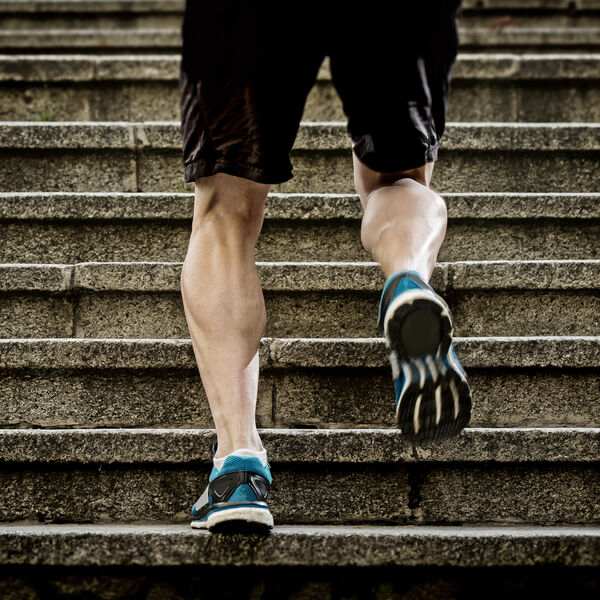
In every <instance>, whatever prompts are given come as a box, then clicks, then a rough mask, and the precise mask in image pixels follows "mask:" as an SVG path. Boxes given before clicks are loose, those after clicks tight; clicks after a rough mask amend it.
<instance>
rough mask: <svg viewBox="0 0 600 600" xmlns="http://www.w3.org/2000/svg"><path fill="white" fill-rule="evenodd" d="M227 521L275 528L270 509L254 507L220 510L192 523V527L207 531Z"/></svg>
mask: <svg viewBox="0 0 600 600" xmlns="http://www.w3.org/2000/svg"><path fill="white" fill-rule="evenodd" d="M225 521H246V522H247V523H258V524H260V525H266V526H268V527H273V515H272V514H271V512H270V511H269V509H268V508H258V507H252V506H240V507H239V508H228V509H225V510H218V511H215V512H213V513H210V514H209V515H208V518H207V519H206V520H204V521H192V522H191V526H192V528H194V529H207V528H210V527H213V526H214V525H218V524H219V523H223V522H225Z"/></svg>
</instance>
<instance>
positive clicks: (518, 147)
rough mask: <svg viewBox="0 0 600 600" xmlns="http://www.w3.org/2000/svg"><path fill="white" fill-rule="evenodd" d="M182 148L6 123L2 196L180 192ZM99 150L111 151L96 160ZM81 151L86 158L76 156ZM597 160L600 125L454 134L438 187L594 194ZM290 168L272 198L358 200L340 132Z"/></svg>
mask: <svg viewBox="0 0 600 600" xmlns="http://www.w3.org/2000/svg"><path fill="white" fill-rule="evenodd" d="M88 130H89V137H87V135H86V132H87V131H88ZM132 136H133V137H132ZM105 138H106V140H107V146H103V140H104V139H105ZM180 143H181V140H180V131H179V125H178V124H177V123H172V122H168V123H152V124H149V123H123V124H119V123H109V124H106V123H96V124H94V123H87V124H86V123H81V124H60V123H51V124H48V123H45V124H40V123H14V124H11V123H8V124H4V125H2V127H1V128H0V148H5V150H4V151H3V152H2V153H0V154H2V158H3V159H4V160H5V164H6V168H5V169H4V170H3V172H2V177H1V178H0V185H2V186H4V189H5V190H6V191H25V190H28V191H33V190H40V191H44V190H45V191H54V190H56V191H58V190H61V191H89V189H90V183H89V182H90V178H92V181H93V183H92V186H93V187H92V191H103V190H106V191H176V190H175V189H174V188H176V187H177V186H178V185H179V186H180V185H181V175H182V170H183V165H182V161H181V149H180ZM98 146H100V147H104V148H105V149H97V150H95V149H94V148H96V147H98ZM134 146H135V147H136V148H137V151H134V148H133V147H134ZM78 147H81V148H83V151H82V152H75V149H76V148H78ZM10 148H12V150H9V149H10ZM106 148H114V150H111V151H109V150H108V149H106ZM17 149H18V150H17ZM344 149H345V150H344ZM531 150H535V152H531ZM598 150H600V125H598V124H568V123H562V124H554V123H551V124H538V125H531V124H498V123H484V124H477V123H467V124H464V123H463V124H449V125H448V127H447V129H446V134H445V135H444V141H443V142H442V150H441V152H440V166H439V168H437V169H436V173H435V175H434V177H433V181H432V184H433V185H434V187H435V188H436V189H440V190H442V191H443V192H444V193H445V192H458V191H461V192H465V191H471V192H485V191H498V187H499V186H501V187H502V188H505V189H506V190H507V191H529V192H536V191H538V192H539V191H545V192H548V191H557V192H561V191H562V192H568V191H578V192H586V191H595V190H596V189H597V183H598V182H597V175H596V173H597V171H598V170H597V168H596V166H597V155H598ZM442 158H443V160H441V159H442ZM24 161H25V164H27V168H28V169H30V171H31V173H32V175H31V176H30V177H28V178H27V180H24V179H23V177H22V175H21V172H22V168H23V164H24ZM292 162H293V164H294V168H295V176H294V178H293V179H292V180H290V181H288V182H285V183H283V184H279V185H276V186H273V188H274V189H273V191H279V192H290V191H302V192H306V191H311V192H336V193H340V192H342V193H347V192H352V191H353V183H352V173H351V170H352V169H351V155H350V142H349V138H348V136H347V134H346V131H345V125H344V124H343V123H341V124H340V123H334V124H322V123H315V124H309V123H305V124H304V125H302V126H301V127H300V129H299V133H298V137H297V138H296V143H295V150H294V152H292ZM92 163H93V166H92ZM98 163H100V166H101V167H102V168H100V169H99V168H98V167H99V165H98ZM573 165H576V166H577V168H576V169H573V168H572V166H573ZM49 172H51V173H52V176H51V177H48V173H49ZM92 173H93V175H92ZM98 174H100V175H98Z"/></svg>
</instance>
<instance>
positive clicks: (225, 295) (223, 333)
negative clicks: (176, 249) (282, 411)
mask: <svg viewBox="0 0 600 600" xmlns="http://www.w3.org/2000/svg"><path fill="white" fill-rule="evenodd" d="M195 187H196V196H195V204H194V219H193V223H192V233H191V236H190V241H189V246H188V251H187V255H186V258H185V261H184V264H183V268H182V272H181V293H182V297H183V305H184V310H185V315H186V319H187V323H188V328H189V330H190V335H191V338H192V345H193V348H194V355H195V357H196V361H197V363H198V369H199V371H200V376H201V379H202V383H203V385H204V389H205V391H206V395H207V397H208V402H209V405H210V409H211V412H212V416H213V419H214V421H215V427H216V430H217V439H218V448H217V454H216V457H217V458H221V457H223V456H226V455H227V454H230V453H231V452H233V451H234V450H236V449H239V448H249V449H251V450H256V451H260V450H262V449H263V446H262V443H261V441H260V438H259V435H258V432H257V430H256V420H255V413H256V396H257V388H258V374H259V364H258V347H259V343H260V340H261V337H262V335H263V333H264V330H265V325H266V319H267V315H266V309H265V302H264V297H263V293H262V289H261V285H260V280H259V276H258V272H257V269H256V264H255V259H254V246H255V244H256V240H257V239H258V236H259V234H260V230H261V228H262V223H263V219H264V205H265V200H266V197H267V193H268V191H269V188H270V186H269V185H266V184H261V183H255V182H253V181H250V180H248V179H242V178H239V177H235V176H233V175H227V174H224V173H218V174H216V175H213V176H211V177H203V178H201V179H198V180H197V181H196V184H195Z"/></svg>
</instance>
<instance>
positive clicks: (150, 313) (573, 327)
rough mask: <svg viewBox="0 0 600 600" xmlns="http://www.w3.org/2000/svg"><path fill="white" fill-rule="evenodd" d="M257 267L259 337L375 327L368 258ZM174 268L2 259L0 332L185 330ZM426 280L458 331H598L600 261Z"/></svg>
mask: <svg viewBox="0 0 600 600" xmlns="http://www.w3.org/2000/svg"><path fill="white" fill-rule="evenodd" d="M257 267H258V273H259V276H260V279H261V282H262V286H263V290H264V295H265V301H266V307H267V328H266V330H265V333H264V335H266V336H268V337H346V338H355V337H377V336H378V335H379V330H378V327H377V322H376V315H377V310H378V303H379V297H380V293H381V289H382V288H383V285H384V283H385V278H384V277H383V275H382V273H381V270H380V269H379V267H378V266H377V264H376V263H356V262H355V263H350V262H342V263H263V262H260V263H258V264H257ZM59 269H62V271H64V272H61V271H58V270H59ZM45 271H47V273H45ZM32 273H35V274H37V275H32ZM55 273H57V276H60V275H62V278H63V279H65V278H66V280H68V278H69V277H71V278H72V284H70V285H67V284H65V283H64V282H63V281H62V280H61V285H62V288H63V289H62V291H64V292H65V294H63V295H62V296H58V295H56V294H48V293H46V294H44V292H54V291H56V285H55V282H54V280H52V275H53V274H55ZM44 274H45V275H44ZM180 274H181V264H180V263H148V262H146V263H141V262H140V263H79V264H76V265H71V266H64V267H58V266H55V265H52V266H49V267H47V268H45V267H44V266H42V265H30V266H29V267H21V266H19V265H0V315H2V314H5V315H6V318H4V319H2V317H1V316H0V322H5V323H6V326H5V327H4V328H3V330H2V337H5V338H8V337H52V336H58V337H64V336H70V335H74V336H75V337H88V338H118V337H126V338H184V337H188V336H189V330H188V326H187V323H186V320H185V314H184V310H183V305H182V298H181V292H180ZM36 277H37V279H39V283H38V281H36ZM44 277H46V279H48V280H49V281H46V279H44ZM32 278H33V279H34V281H31V280H32ZM448 280H449V281H451V284H450V285H448V284H447V281H448ZM431 281H432V285H434V287H435V289H436V290H437V291H438V293H440V294H443V295H444V296H445V298H446V300H447V301H448V303H449V305H450V307H451V309H452V312H453V315H454V326H455V335H458V336H486V335H488V336H489V335H512V336H515V335H520V336H529V335H598V334H600V291H599V290H600V261H496V262H457V263H438V266H437V267H436V269H435V270H434V273H433V277H432V280H431ZM18 290H23V292H24V293H22V294H17V293H16V291H18ZM53 305H56V306H57V308H56V309H55V310H54V311H52V312H51V313H50V314H49V315H47V314H46V312H47V306H53ZM36 307H38V308H37V309H36ZM36 310H39V314H36ZM57 310H58V313H57V312H56V311H57ZM55 315H57V316H58V317H59V318H56V316H55ZM59 322H62V323H63V325H59ZM44 324H45V328H44Z"/></svg>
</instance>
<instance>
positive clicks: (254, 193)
mask: <svg viewBox="0 0 600 600" xmlns="http://www.w3.org/2000/svg"><path fill="white" fill-rule="evenodd" d="M195 187H196V194H195V202H194V218H193V221H192V235H194V234H195V233H196V232H199V231H201V230H206V229H209V230H210V231H213V232H215V231H216V232H218V233H219V234H223V233H227V232H229V231H231V232H235V234H234V235H236V236H238V239H239V238H240V237H242V238H248V239H254V241H256V238H258V235H259V233H260V230H261V228H262V224H263V220H264V208H265V201H266V198H267V193H268V190H269V187H270V186H269V185H267V184H260V183H256V182H254V181H250V180H247V179H241V178H238V177H233V176H230V175H225V174H217V175H214V176H211V177H207V178H202V179H200V180H198V181H196V186H195Z"/></svg>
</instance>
